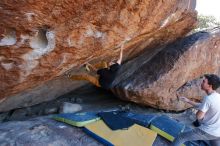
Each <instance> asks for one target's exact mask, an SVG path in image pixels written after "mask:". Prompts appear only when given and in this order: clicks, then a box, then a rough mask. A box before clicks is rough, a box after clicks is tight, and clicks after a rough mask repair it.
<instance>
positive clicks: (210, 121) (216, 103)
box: [198, 92, 220, 137]
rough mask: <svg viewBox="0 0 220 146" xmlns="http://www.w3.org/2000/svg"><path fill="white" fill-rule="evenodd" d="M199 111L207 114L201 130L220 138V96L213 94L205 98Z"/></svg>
mask: <svg viewBox="0 0 220 146" xmlns="http://www.w3.org/2000/svg"><path fill="white" fill-rule="evenodd" d="M198 109H199V110H200V111H202V112H205V116H204V118H203V120H202V122H201V126H200V127H199V128H200V129H201V130H203V131H205V132H207V133H208V134H210V135H213V136H216V137H220V94H219V93H217V92H213V93H212V94H210V95H208V96H205V97H204V98H203V101H202V103H201V104H200V106H199V108H198Z"/></svg>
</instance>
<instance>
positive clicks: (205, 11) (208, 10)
mask: <svg viewBox="0 0 220 146" xmlns="http://www.w3.org/2000/svg"><path fill="white" fill-rule="evenodd" d="M219 6H220V0H197V1H196V10H197V11H198V13H199V14H202V15H212V16H214V17H216V19H218V20H220V9H219Z"/></svg>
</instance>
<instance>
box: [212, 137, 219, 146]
mask: <svg viewBox="0 0 220 146" xmlns="http://www.w3.org/2000/svg"><path fill="white" fill-rule="evenodd" d="M210 144H211V146H220V138H218V139H216V140H210Z"/></svg>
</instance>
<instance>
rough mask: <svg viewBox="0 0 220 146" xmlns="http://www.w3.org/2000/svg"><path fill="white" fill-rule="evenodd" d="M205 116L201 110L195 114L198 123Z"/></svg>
mask: <svg viewBox="0 0 220 146" xmlns="http://www.w3.org/2000/svg"><path fill="white" fill-rule="evenodd" d="M204 116H205V112H203V111H201V110H198V112H197V113H196V118H197V119H198V120H199V121H202V119H203V118H204Z"/></svg>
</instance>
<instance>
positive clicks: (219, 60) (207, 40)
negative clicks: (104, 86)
mask: <svg viewBox="0 0 220 146" xmlns="http://www.w3.org/2000/svg"><path fill="white" fill-rule="evenodd" d="M145 56H146V55H145V54H143V55H142V56H139V57H138V58H136V59H134V60H131V61H130V62H128V63H127V64H125V65H124V66H123V67H122V69H121V72H120V75H119V76H118V78H117V79H116V81H115V84H116V86H115V88H114V89H113V92H114V93H115V94H116V95H117V96H118V97H120V98H122V99H125V100H130V101H133V102H136V103H140V104H144V105H148V106H152V107H155V108H159V109H165V110H175V111H180V110H184V109H186V108H188V107H189V105H188V104H185V103H183V102H180V101H178V99H177V96H176V94H177V93H178V94H180V95H182V96H187V97H189V98H192V99H194V100H199V99H201V97H199V96H200V95H204V94H203V93H202V91H201V90H200V82H199V79H197V78H199V77H200V76H201V75H203V74H206V73H215V74H218V75H220V66H219V64H220V29H214V30H211V31H210V32H199V33H196V34H193V35H191V36H188V37H186V38H183V39H180V40H177V41H176V42H174V43H171V44H169V45H167V46H165V47H164V48H163V50H162V51H160V52H159V53H158V54H156V55H155V56H154V57H152V59H150V60H149V61H145ZM187 82H188V83H187ZM186 83H187V84H186Z"/></svg>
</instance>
